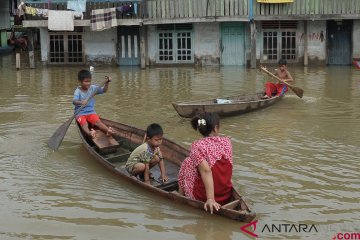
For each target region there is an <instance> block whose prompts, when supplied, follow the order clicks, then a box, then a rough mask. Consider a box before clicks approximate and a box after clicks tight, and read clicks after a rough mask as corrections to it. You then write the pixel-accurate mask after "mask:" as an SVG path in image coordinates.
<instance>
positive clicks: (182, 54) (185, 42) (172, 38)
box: [157, 24, 194, 63]
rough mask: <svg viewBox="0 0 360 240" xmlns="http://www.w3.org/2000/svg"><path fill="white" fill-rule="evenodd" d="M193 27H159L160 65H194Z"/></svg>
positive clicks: (184, 25) (189, 25)
mask: <svg viewBox="0 0 360 240" xmlns="http://www.w3.org/2000/svg"><path fill="white" fill-rule="evenodd" d="M192 35H193V34H192V25H191V24H176V25H159V26H158V57H157V62H158V63H193V62H194V57H193V56H194V54H193V44H192V41H193V40H192Z"/></svg>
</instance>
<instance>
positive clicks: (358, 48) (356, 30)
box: [352, 20, 360, 58]
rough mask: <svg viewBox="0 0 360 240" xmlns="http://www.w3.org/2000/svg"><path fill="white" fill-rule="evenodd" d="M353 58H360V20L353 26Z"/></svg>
mask: <svg viewBox="0 0 360 240" xmlns="http://www.w3.org/2000/svg"><path fill="white" fill-rule="evenodd" d="M352 42H353V58H360V20H354V25H353V41H352Z"/></svg>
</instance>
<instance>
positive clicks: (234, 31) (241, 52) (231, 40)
mask: <svg viewBox="0 0 360 240" xmlns="http://www.w3.org/2000/svg"><path fill="white" fill-rule="evenodd" d="M220 49H221V65H245V24H244V23H222V24H221V42H220Z"/></svg>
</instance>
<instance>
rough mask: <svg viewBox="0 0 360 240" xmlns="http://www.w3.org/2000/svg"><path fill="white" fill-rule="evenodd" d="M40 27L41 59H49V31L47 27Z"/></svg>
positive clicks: (44, 60) (45, 60)
mask: <svg viewBox="0 0 360 240" xmlns="http://www.w3.org/2000/svg"><path fill="white" fill-rule="evenodd" d="M39 29H40V46H41V61H43V62H47V61H48V52H49V42H48V39H49V32H48V29H47V28H39Z"/></svg>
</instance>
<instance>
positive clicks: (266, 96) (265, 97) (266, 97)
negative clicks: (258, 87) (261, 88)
mask: <svg viewBox="0 0 360 240" xmlns="http://www.w3.org/2000/svg"><path fill="white" fill-rule="evenodd" d="M269 98H270V97H269V96H268V95H266V94H265V95H264V96H262V97H261V99H269Z"/></svg>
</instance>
